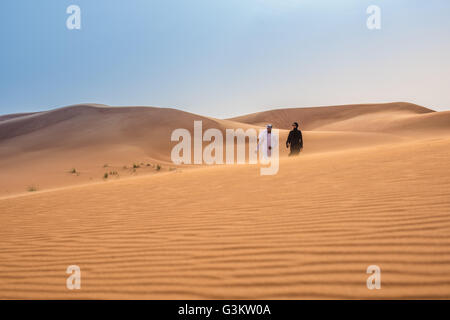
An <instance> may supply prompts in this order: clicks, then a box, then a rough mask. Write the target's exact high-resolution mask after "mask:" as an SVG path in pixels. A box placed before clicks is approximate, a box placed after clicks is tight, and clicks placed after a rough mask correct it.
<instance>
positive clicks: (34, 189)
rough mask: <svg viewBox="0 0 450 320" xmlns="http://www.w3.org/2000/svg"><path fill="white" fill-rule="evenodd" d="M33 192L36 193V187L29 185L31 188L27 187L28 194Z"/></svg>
mask: <svg viewBox="0 0 450 320" xmlns="http://www.w3.org/2000/svg"><path fill="white" fill-rule="evenodd" d="M34 191H37V187H36V186H34V185H31V186H29V187H28V192H34Z"/></svg>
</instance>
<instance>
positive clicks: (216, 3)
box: [0, 0, 450, 118]
mask: <svg viewBox="0 0 450 320" xmlns="http://www.w3.org/2000/svg"><path fill="white" fill-rule="evenodd" d="M70 5H78V6H79V7H80V9H81V29H79V30H76V29H74V30H69V29H68V28H67V27H66V20H67V18H68V17H69V14H67V13H66V9H67V7H68V6H70ZM370 5H377V6H378V7H379V8H380V9H381V29H379V30H370V29H369V28H367V25H366V21H367V19H368V17H369V16H370V14H367V12H366V10H367V8H368V7H369V6H370ZM0 42H1V50H0V114H8V113H19V112H30V111H41V110H49V109H53V108H56V107H62V106H67V105H73V104H79V103H100V104H107V105H112V106H131V105H139V106H159V107H171V108H177V109H180V110H184V111H189V112H192V113H197V114H201V115H206V116H213V117H218V118H226V117H232V116H237V115H242V114H246V113H252V112H258V111H263V110H269V109H274V108H281V107H309V106H322V105H340V104H354V103H379V102H391V101H407V102H412V103H417V104H420V105H423V106H426V107H429V108H432V109H434V110H450V90H449V84H450V59H449V57H450V1H448V0H395V1H392V0H340V1H336V0H184V1H181V0H95V1H92V0H58V1H55V0H39V1H35V0H4V1H2V6H1V8H0Z"/></svg>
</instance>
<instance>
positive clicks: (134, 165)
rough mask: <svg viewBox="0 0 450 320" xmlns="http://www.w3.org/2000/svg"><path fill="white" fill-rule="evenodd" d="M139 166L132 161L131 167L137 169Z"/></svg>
mask: <svg viewBox="0 0 450 320" xmlns="http://www.w3.org/2000/svg"><path fill="white" fill-rule="evenodd" d="M140 167H141V166H140V165H138V164H136V163H133V169H137V168H140Z"/></svg>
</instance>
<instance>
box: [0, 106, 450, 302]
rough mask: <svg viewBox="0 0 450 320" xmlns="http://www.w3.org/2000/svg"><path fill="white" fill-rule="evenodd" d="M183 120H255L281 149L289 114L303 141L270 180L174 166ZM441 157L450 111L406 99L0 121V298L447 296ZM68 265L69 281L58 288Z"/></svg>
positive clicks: (251, 168) (444, 165)
mask: <svg viewBox="0 0 450 320" xmlns="http://www.w3.org/2000/svg"><path fill="white" fill-rule="evenodd" d="M194 120H202V121H203V127H204V129H206V128H218V129H221V130H224V129H226V128H259V127H260V126H262V125H264V124H265V123H268V122H270V123H273V124H274V126H275V127H276V128H279V129H280V130H281V141H280V145H281V146H282V147H283V145H284V140H285V137H286V135H287V133H288V131H287V130H288V129H289V127H290V124H291V122H292V121H298V122H300V125H301V129H302V130H304V131H303V132H304V141H305V148H304V150H303V152H302V153H301V155H300V156H299V157H295V158H291V157H287V151H286V150H285V149H284V148H282V149H281V150H282V153H281V159H280V169H279V172H278V174H276V175H273V176H261V175H260V174H259V165H215V166H187V165H183V166H176V165H174V164H172V163H171V161H170V150H171V148H172V147H173V146H174V145H175V144H176V143H175V142H171V141H170V134H171V132H172V131H173V130H174V129H176V128H187V129H191V128H192V125H193V121H194ZM449 160H450V112H435V111H433V110H430V109H427V108H424V107H421V106H417V105H413V104H409V103H389V104H379V105H348V106H333V107H315V108H292V109H277V110H271V111H266V112H260V113H256V114H250V115H244V116H241V117H237V118H233V119H227V120H220V119H213V118H208V117H202V116H199V115H195V114H191V113H187V112H183V111H179V110H175V109H164V108H154V107H108V106H104V105H77V106H70V107H65V108H59V109H55V110H50V111H45V112H37V113H28V114H15V115H7V116H2V117H0V243H1V245H0V299H29V298H37V299H46V298H69V299H72V298H74V299H81V298H88V299H92V298H93V299H109V298H119V299H198V298H203V299H303V298H307V299H317V298H325V299H336V298H343V299H361V298H375V299H385V298H426V299H427V298H450V165H449V163H450V162H449ZM133 166H134V168H133ZM158 168H160V169H159V170H158ZM72 169H75V172H72ZM105 173H112V174H109V175H108V178H106V179H105V178H104V174H105ZM69 265H78V266H80V268H81V272H82V280H81V281H82V282H81V290H68V289H66V279H67V277H68V275H67V274H66V273H65V271H66V268H67V267H68V266H69ZM369 265H378V266H379V267H380V268H381V289H380V290H368V289H367V287H366V279H367V278H368V276H369V275H368V274H366V268H367V267H368V266H369Z"/></svg>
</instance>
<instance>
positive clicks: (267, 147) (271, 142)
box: [256, 124, 278, 161]
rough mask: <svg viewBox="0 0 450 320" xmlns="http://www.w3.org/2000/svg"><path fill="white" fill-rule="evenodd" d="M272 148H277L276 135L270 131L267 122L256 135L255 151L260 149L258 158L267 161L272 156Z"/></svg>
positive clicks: (269, 125)
mask: <svg viewBox="0 0 450 320" xmlns="http://www.w3.org/2000/svg"><path fill="white" fill-rule="evenodd" d="M274 148H278V136H277V134H276V133H274V132H273V131H272V125H271V124H268V125H267V126H266V129H265V130H262V131H261V132H260V133H259V136H258V146H257V147H256V152H258V151H260V154H259V155H260V160H263V161H267V160H269V159H270V158H271V157H272V154H273V150H274Z"/></svg>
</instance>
